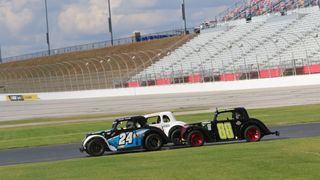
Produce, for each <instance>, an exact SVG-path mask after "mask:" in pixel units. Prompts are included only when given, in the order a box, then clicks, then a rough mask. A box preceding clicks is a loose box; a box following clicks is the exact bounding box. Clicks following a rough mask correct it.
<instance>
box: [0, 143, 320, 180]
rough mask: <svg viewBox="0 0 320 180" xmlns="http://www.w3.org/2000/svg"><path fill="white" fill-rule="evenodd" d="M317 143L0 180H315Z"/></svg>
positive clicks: (161, 156)
mask: <svg viewBox="0 0 320 180" xmlns="http://www.w3.org/2000/svg"><path fill="white" fill-rule="evenodd" d="M319 144H320V137H314V138H305V139H288V140H274V141H262V142H259V143H239V144H227V145H213V146H204V147H200V148H184V149H178V150H166V151H157V152H143V153H127V154H120V155H110V156H103V157H98V158H81V159H74V160H66V161H57V162H46V163H35V164H23V165H14V166H3V167H0V174H1V179H6V180H11V179H25V180H29V179H30V180H31V179H32V180H37V179H39V180H46V179H48V180H49V179H76V180H78V179H139V180H140V179H155V180H157V179H159V180H164V179H182V180H184V179H226V180H229V179H239V180H242V179H288V180H292V179H293V180H294V179H297V180H298V179H306V180H312V179H320V173H319V171H320V166H319V164H320V145H319Z"/></svg>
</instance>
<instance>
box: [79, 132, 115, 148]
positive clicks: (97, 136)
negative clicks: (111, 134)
mask: <svg viewBox="0 0 320 180" xmlns="http://www.w3.org/2000/svg"><path fill="white" fill-rule="evenodd" d="M96 138H97V139H102V140H103V141H104V142H105V143H106V145H107V147H108V149H110V150H111V151H117V149H116V148H115V147H113V146H111V145H110V144H109V143H108V141H107V139H106V138H105V137H103V136H101V135H91V136H88V137H87V138H86V139H85V140H84V141H83V143H82V146H83V148H84V149H86V145H87V143H88V142H89V141H90V140H92V139H96Z"/></svg>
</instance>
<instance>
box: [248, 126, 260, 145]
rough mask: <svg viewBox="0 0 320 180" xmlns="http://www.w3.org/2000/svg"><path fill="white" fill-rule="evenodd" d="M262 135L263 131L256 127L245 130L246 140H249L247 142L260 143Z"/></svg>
mask: <svg viewBox="0 0 320 180" xmlns="http://www.w3.org/2000/svg"><path fill="white" fill-rule="evenodd" d="M261 137H262V135H261V130H260V128H259V127H258V126H256V125H251V126H248V127H247V128H246V129H245V130H244V138H245V139H246V140H247V142H257V141H260V139H261Z"/></svg>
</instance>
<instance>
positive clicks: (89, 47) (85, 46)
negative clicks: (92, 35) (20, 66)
mask: <svg viewBox="0 0 320 180" xmlns="http://www.w3.org/2000/svg"><path fill="white" fill-rule="evenodd" d="M188 31H193V28H189V29H188ZM183 33H184V29H175V30H170V31H163V32H157V33H151V34H146V35H141V37H140V38H138V39H136V38H135V37H126V38H120V39H115V40H114V42H113V43H114V44H113V45H123V44H130V43H135V42H144V41H151V40H155V39H161V38H166V37H173V36H179V35H181V34H183ZM111 46H112V44H111V41H102V42H95V43H88V44H82V45H76V46H69V47H64V48H57V49H51V50H50V52H48V50H45V51H40V52H35V53H30V54H24V55H19V56H13V57H5V58H2V62H12V61H20V60H27V59H33V58H40V57H46V56H49V55H59V54H64V53H70V52H80V51H85V50H92V49H99V48H106V47H111Z"/></svg>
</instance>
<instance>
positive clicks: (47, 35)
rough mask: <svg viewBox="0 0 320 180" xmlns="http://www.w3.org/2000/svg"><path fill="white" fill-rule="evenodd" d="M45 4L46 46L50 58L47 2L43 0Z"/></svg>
mask: <svg viewBox="0 0 320 180" xmlns="http://www.w3.org/2000/svg"><path fill="white" fill-rule="evenodd" d="M44 4H45V10H46V25H47V34H46V37H47V44H48V55H49V56H50V49H51V48H50V36H49V22H48V5H47V0H44Z"/></svg>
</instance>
